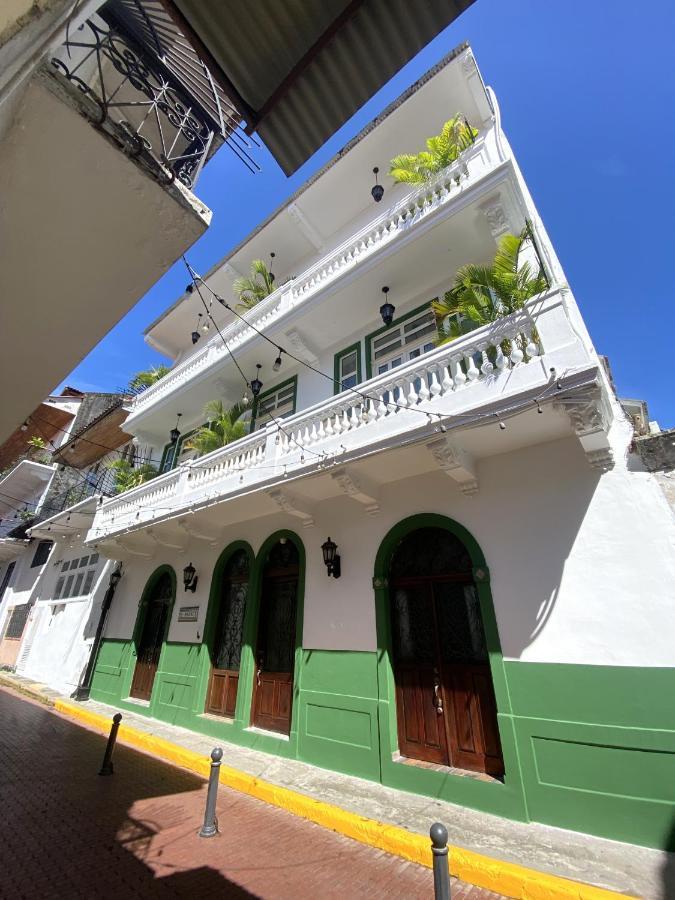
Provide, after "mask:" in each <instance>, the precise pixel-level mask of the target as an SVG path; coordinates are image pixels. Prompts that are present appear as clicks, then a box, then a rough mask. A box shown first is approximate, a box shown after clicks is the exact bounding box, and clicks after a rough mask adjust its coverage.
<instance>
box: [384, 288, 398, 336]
mask: <svg viewBox="0 0 675 900" xmlns="http://www.w3.org/2000/svg"><path fill="white" fill-rule="evenodd" d="M382 293H383V294H384V303H383V304H382V306H381V307H380V315H381V316H382V321H383V322H384V324H385V325H386V326H387V327H389V325H391V323H392V322H393V321H394V313H395V312H396V307H395V306H394V304H393V303H390V302H389V297H388V296H387V294H388V293H389V288H388V287H383V288H382Z"/></svg>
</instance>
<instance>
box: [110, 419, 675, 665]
mask: <svg viewBox="0 0 675 900" xmlns="http://www.w3.org/2000/svg"><path fill="white" fill-rule="evenodd" d="M613 438H614V444H615V457H616V459H617V463H616V466H615V468H614V470H613V471H610V472H608V473H606V474H604V475H602V476H601V475H600V474H599V472H598V471H597V470H594V469H592V468H591V467H590V466H589V464H588V462H587V460H586V457H585V456H584V454H583V452H582V450H581V447H580V445H579V444H578V442H577V440H576V439H575V438H569V439H564V440H559V441H555V442H552V443H548V444H541V445H539V446H534V447H529V448H527V449H524V450H520V451H518V452H513V453H508V454H502V455H497V456H493V457H491V458H489V459H486V460H483V461H481V462H480V464H479V469H478V474H479V482H480V490H479V492H478V494H476V495H474V496H464V495H463V494H462V493H461V492H460V491H459V490H458V488H457V486H456V484H455V483H454V482H453V481H452V480H451V479H450V478H448V477H447V476H446V475H444V474H443V473H442V472H432V473H429V474H426V475H423V476H419V477H415V478H409V479H405V480H403V481H399V482H398V483H396V484H392V485H389V486H386V487H384V488H383V489H382V496H381V511H380V513H379V515H378V516H376V517H374V518H369V517H367V516H366V515H365V513H364V512H362V511H361V507H360V506H359V505H358V504H357V503H355V502H353V501H352V500H350V498H348V497H339V498H336V499H333V500H330V501H324V502H323V503H321V504H319V505H318V508H317V510H316V515H315V523H316V524H315V525H314V526H313V527H311V528H308V529H303V528H301V527H298V525H297V519H292V518H291V517H289V516H286V515H285V514H283V513H279V514H278V515H274V516H269V517H266V518H265V519H264V520H258V521H251V522H245V523H242V524H241V525H240V526H234V525H233V526H231V527H229V528H228V529H227V532H226V535H225V537H224V539H223V544H222V546H223V547H225V546H226V544H227V543H229V542H230V541H233V540H238V539H239V540H247V541H249V542H250V543H251V545H252V547H253V549H254V551H256V552H257V551H258V549H259V548H260V546H261V544H262V542H263V541H264V540H265V539H266V538H267V537H268V536H269V535H270V534H271V533H272V532H273V531H275V530H276V529H279V528H292V529H293V530H295V531H296V532H297V533H298V534H299V535H300V537H301V539H302V540H303V542H304V544H305V549H306V553H307V573H306V588H305V616H304V640H303V644H304V646H305V647H306V648H317V649H318V648H324V649H351V650H374V649H375V647H376V636H375V610H374V599H373V590H372V575H373V565H374V560H375V555H376V553H377V550H378V547H379V545H380V543H381V541H382V539H383V537H384V536H385V535H386V533H387V532H388V531H389V529H390V528H391V527H392V526H394V525H395V524H396V523H397V522H399V521H400V520H401V519H403V518H405V517H407V516H410V515H413V514H415V513H422V512H434V513H441V514H443V515H446V516H449V517H451V518H454V519H455V520H457V521H458V522H459V523H461V524H462V525H463V526H464V527H466V528H467V529H468V530H469V531H470V532H471V533H472V534H473V535H474V537H475V538H476V540H477V541H478V543H479V544H480V546H481V547H482V549H483V553H484V555H485V558H486V560H487V564H488V566H489V568H490V573H491V584H492V594H493V599H494V604H495V610H496V616H497V621H498V626H499V633H500V638H501V643H502V649H503V652H504V655H505V656H506V657H507V658H511V659H521V660H529V661H538V662H567V663H586V664H597V665H624V666H673V665H675V642H673V640H672V635H673V634H674V633H675V520H674V518H673V515H672V512H671V510H670V508H669V507H668V504H667V503H666V501H665V498H664V496H663V493H662V492H661V491H660V489H659V487H658V484H657V483H656V481H655V479H654V476H652V475H650V474H648V473H643V472H636V471H629V470H628V468H627V466H626V464H625V461H624V457H625V451H626V448H627V444H628V432H627V429H626V426H625V425H624V424H623V423H621V422H618V423H617V424H616V425H615V433H614V435H613ZM226 516H227V505H224V506H223V517H226ZM328 534H330V536H331V537H332V538H333V539H334V540H335V541H336V542H337V543H338V545H339V552H340V554H341V556H342V577H341V579H340V580H337V581H336V580H334V579H329V578H327V577H326V571H325V567H324V565H323V562H322V558H321V550H320V545H321V543H322V542H323V541H324V540H325V539H326V536H327V535H328ZM218 553H219V551H218V550H213V549H211V548H210V547H208V545H207V544H205V543H204V542H198V541H195V542H193V544H192V546H191V547H190V548H189V549H188V551H187V553H185V554H178V553H174V554H173V555H170V554H167V555H166V556H165V557H160V556H159V555H156V556H155V557H154V558H153V559H152V560H142V561H138V560H130V561H128V562H127V563H126V566H125V568H126V574H125V577H124V579H123V581H122V583H121V584H120V586H119V588H118V591H117V594H116V596H115V600H114V603H113V608H112V610H111V614H110V617H109V620H108V628H107V632H106V636H107V637H118V638H128V637H129V635H130V634H131V632H132V629H133V625H134V621H135V617H136V612H137V604H138V601H139V599H140V597H141V593H142V591H143V587H144V585H145V582H146V579H147V577H148V576H149V575H150V573H151V572H152V571H153V570H154V569H155V568H156V567H157V566H158V565H160V564H161V563H165V562H166V563H173V564H174V565H175V566H176V569H177V573H178V597H177V599H176V607H175V611H174V616H173V619H172V623H171V627H170V632H169V639H170V640H172V641H186V642H191V641H196V640H200V639H201V635H202V632H203V625H204V616H205V612H206V604H207V602H208V593H209V589H210V582H211V573H212V570H213V566H214V564H215V562H216V559H217V557H218ZM188 561H191V562H192V563H193V565H194V566H195V567H196V569H197V572H198V574H199V587H198V590H197V592H196V593H195V594H191V593H189V594H186V593H185V592H184V590H183V587H182V578H181V570H182V568H183V566H184V565H186V564H187V562H188ZM181 605H184V606H191V605H199V606H200V615H199V620H198V622H197V623H181V624H179V623H178V622H177V621H176V619H177V608H178V607H179V606H181Z"/></svg>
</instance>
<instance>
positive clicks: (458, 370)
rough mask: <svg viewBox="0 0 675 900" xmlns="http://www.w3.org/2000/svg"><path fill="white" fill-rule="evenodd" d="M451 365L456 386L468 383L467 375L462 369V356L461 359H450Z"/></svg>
mask: <svg viewBox="0 0 675 900" xmlns="http://www.w3.org/2000/svg"><path fill="white" fill-rule="evenodd" d="M450 366H451V367H452V380H453V381H454V383H455V387H456V388H461V387H463V386H464V385H465V384H466V375H465V374H464V370H463V369H462V360H461V357H460V358H459V359H452V360H450Z"/></svg>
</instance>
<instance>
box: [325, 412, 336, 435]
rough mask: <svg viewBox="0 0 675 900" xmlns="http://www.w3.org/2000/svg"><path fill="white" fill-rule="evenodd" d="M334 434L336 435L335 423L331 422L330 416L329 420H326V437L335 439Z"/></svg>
mask: <svg viewBox="0 0 675 900" xmlns="http://www.w3.org/2000/svg"><path fill="white" fill-rule="evenodd" d="M333 433H334V432H333V423H332V422H331V418H330V416H328V418H327V419H326V429H325V434H326V437H333Z"/></svg>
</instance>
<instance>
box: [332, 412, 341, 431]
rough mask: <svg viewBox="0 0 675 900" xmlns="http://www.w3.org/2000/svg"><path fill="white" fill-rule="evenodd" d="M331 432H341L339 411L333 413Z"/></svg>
mask: <svg viewBox="0 0 675 900" xmlns="http://www.w3.org/2000/svg"><path fill="white" fill-rule="evenodd" d="M333 432H334V434H340V433H341V432H342V419H341V417H340V412H339V411H338V412H336V413H335V418H334V419H333Z"/></svg>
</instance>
